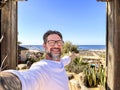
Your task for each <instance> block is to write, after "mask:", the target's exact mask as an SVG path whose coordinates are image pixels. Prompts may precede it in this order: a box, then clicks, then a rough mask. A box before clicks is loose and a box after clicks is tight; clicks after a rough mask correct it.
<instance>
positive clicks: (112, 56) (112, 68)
mask: <svg viewBox="0 0 120 90" xmlns="http://www.w3.org/2000/svg"><path fill="white" fill-rule="evenodd" d="M97 1H106V4H107V7H106V12H107V14H106V21H107V22H106V25H107V26H106V33H107V34H106V46H107V51H106V54H107V55H106V56H107V58H106V64H107V65H106V67H107V84H106V90H120V0H97Z"/></svg>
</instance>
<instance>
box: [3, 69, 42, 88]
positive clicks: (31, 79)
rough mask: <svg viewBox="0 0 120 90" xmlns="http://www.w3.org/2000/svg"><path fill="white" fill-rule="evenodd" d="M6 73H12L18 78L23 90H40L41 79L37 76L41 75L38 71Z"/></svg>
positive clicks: (12, 71)
mask: <svg viewBox="0 0 120 90" xmlns="http://www.w3.org/2000/svg"><path fill="white" fill-rule="evenodd" d="M5 72H10V73H13V74H15V75H16V76H18V78H19V79H20V81H21V84H22V90H33V89H35V90H38V89H39V87H40V84H39V85H38V83H40V82H39V79H38V77H37V76H36V75H37V74H39V72H37V71H34V72H33V71H32V70H26V71H17V70H6V71H5Z"/></svg>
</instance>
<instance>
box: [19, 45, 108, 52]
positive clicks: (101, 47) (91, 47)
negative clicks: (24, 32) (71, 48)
mask: <svg viewBox="0 0 120 90" xmlns="http://www.w3.org/2000/svg"><path fill="white" fill-rule="evenodd" d="M20 46H22V47H25V48H28V49H34V50H36V49H37V50H41V51H44V48H43V46H42V45H20ZM77 47H78V50H105V49H106V45H77Z"/></svg>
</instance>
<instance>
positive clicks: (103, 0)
mask: <svg viewBox="0 0 120 90" xmlns="http://www.w3.org/2000/svg"><path fill="white" fill-rule="evenodd" d="M97 1H98V2H110V1H111V0H97Z"/></svg>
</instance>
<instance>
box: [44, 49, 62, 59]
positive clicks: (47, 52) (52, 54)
mask: <svg viewBox="0 0 120 90" xmlns="http://www.w3.org/2000/svg"><path fill="white" fill-rule="evenodd" d="M57 49H59V48H57ZM45 51H46V54H47V55H48V56H49V57H50V58H51V59H52V60H54V61H59V60H60V57H61V50H60V49H59V51H60V52H59V53H57V54H56V53H53V52H52V49H50V52H49V51H48V50H45Z"/></svg>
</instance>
